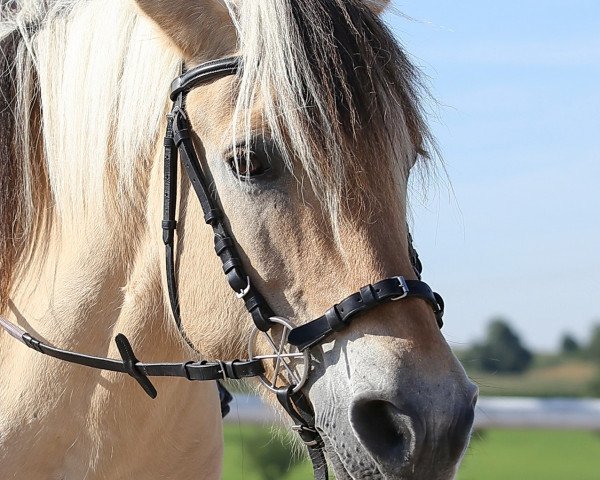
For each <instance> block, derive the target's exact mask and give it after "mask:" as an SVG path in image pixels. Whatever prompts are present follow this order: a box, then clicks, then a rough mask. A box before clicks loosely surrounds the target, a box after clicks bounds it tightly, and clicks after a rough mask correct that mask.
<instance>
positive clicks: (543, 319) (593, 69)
mask: <svg viewBox="0 0 600 480" xmlns="http://www.w3.org/2000/svg"><path fill="white" fill-rule="evenodd" d="M393 10H396V12H395V13H394V12H393V11H392V12H391V13H387V14H386V15H385V21H386V22H387V24H388V25H389V26H390V27H391V29H392V31H393V32H394V34H395V35H396V36H397V37H398V38H399V39H400V41H401V43H402V44H403V45H404V47H405V49H406V51H407V52H408V53H409V54H410V56H411V57H412V60H413V62H415V63H416V64H417V65H419V66H420V67H421V69H422V70H423V72H424V74H425V75H426V80H427V84H428V87H429V90H430V92H431V94H432V96H433V98H434V99H435V101H433V100H428V101H426V108H427V110H428V112H429V114H430V117H429V123H430V126H431V128H432V130H433V132H434V135H435V136H436V138H437V142H438V144H439V147H440V151H441V153H442V156H443V161H444V164H445V169H446V171H447V174H448V176H447V178H448V180H446V177H445V176H444V175H445V174H444V173H443V170H442V169H440V172H441V173H440V179H439V180H437V181H430V182H429V185H428V189H427V193H426V196H425V195H424V194H423V193H422V192H423V189H422V187H421V184H420V183H419V182H415V184H414V186H413V187H412V188H411V190H412V194H411V207H412V221H411V222H412V225H413V227H412V229H413V234H414V237H415V246H416V247H417V249H418V251H419V253H420V255H421V259H422V260H423V263H424V265H425V272H424V280H425V281H426V282H428V283H429V284H430V285H431V286H432V287H433V288H434V289H435V290H437V291H439V292H440V293H441V294H442V295H443V296H444V299H445V300H446V306H447V309H446V312H447V313H446V317H445V321H446V325H445V327H444V333H445V336H446V338H447V340H448V341H449V343H450V345H451V346H453V347H456V348H461V347H463V346H464V345H466V344H469V343H471V342H473V341H476V340H480V339H482V338H483V337H484V335H485V329H486V326H487V324H488V322H489V320H490V319H491V318H493V317H496V316H502V317H504V318H506V319H507V320H509V321H510V323H511V325H513V327H514V328H515V330H516V331H517V333H518V334H519V335H520V336H521V338H522V339H523V341H524V342H525V344H526V345H527V346H529V347H530V348H533V349H536V350H542V351H550V350H554V349H556V348H558V345H559V344H560V338H561V337H562V335H563V334H564V333H567V332H569V333H572V334H573V335H575V337H576V338H578V339H579V340H580V341H583V342H585V341H586V340H587V337H589V333H590V329H591V326H592V325H593V324H594V323H596V322H598V323H600V2H598V1H597V0H595V1H591V0H588V1H583V0H581V1H578V0H569V1H566V0H565V1H551V0H549V1H545V2H540V1H539V0H520V1H519V2H515V1H510V0H509V1H504V2H482V1H481V0H479V1H473V0H463V1H461V2H439V1H432V0H419V1H416V0H414V1H408V0H402V1H398V0H393ZM398 12H401V13H402V14H404V15H405V16H408V17H410V19H407V18H404V17H403V16H402V15H399V14H398Z"/></svg>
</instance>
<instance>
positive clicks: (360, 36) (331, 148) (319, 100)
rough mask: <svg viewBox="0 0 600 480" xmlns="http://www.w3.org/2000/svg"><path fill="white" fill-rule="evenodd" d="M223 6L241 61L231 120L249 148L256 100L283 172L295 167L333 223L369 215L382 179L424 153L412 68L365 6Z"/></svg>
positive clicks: (304, 2) (293, 0)
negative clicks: (235, 33)
mask: <svg viewBox="0 0 600 480" xmlns="http://www.w3.org/2000/svg"><path fill="white" fill-rule="evenodd" d="M229 4H230V10H231V11H232V12H233V15H234V17H235V23H236V26H237V29H238V33H239V38H240V49H241V52H242V55H243V57H244V69H243V74H242V78H241V80H240V95H239V98H238V107H237V110H236V112H237V115H238V116H239V117H241V118H242V121H241V122H239V124H243V125H246V128H245V134H246V135H247V139H246V140H247V141H250V136H251V135H252V129H251V127H250V124H251V112H252V110H253V109H252V106H253V104H254V102H256V101H257V98H260V102H261V103H260V105H261V108H262V109H263V115H264V119H265V122H266V124H267V125H268V130H269V131H270V132H271V135H273V137H274V139H275V140H276V141H277V143H278V144H279V146H280V149H281V151H282V153H283V154H284V158H285V160H286V162H287V164H288V166H289V167H290V168H292V169H293V168H294V165H297V164H300V166H301V170H302V172H300V173H301V174H304V175H305V176H306V177H307V178H308V179H309V181H310V183H311V184H312V186H313V188H314V190H315V192H316V193H317V195H318V196H319V197H320V199H321V201H322V203H323V204H324V205H325V207H326V209H327V210H328V211H329V214H330V216H331V219H332V221H333V222H334V224H335V223H337V222H338V220H339V218H340V216H343V215H344V214H345V213H348V212H361V213H363V214H364V213H367V212H365V211H364V210H365V209H369V208H371V207H373V206H374V205H375V203H376V202H374V201H373V199H376V198H378V197H380V196H381V195H373V190H374V189H375V188H377V187H378V186H380V185H381V183H380V182H381V181H382V180H384V181H385V179H386V178H387V177H392V176H393V175H388V173H390V171H391V170H392V169H395V168H397V167H400V168H402V167H403V166H406V165H407V164H408V163H409V162H412V160H413V159H414V156H415V154H417V153H421V154H424V153H425V151H426V150H427V149H428V148H429V142H430V140H431V137H430V134H429V131H428V129H427V127H426V124H425V121H424V115H423V113H422V109H421V102H420V93H421V92H422V85H421V83H420V81H419V72H418V70H417V69H416V68H415V67H414V66H413V65H412V64H411V62H410V61H409V59H408V58H407V56H406V54H405V53H404V52H403V50H402V48H401V47H400V45H399V44H398V42H397V41H396V40H395V39H394V37H393V35H392V34H391V32H390V31H389V30H388V29H387V28H386V27H385V25H384V24H383V23H382V21H381V20H380V19H379V18H378V16H377V15H376V14H375V13H373V12H372V10H371V9H370V8H368V5H367V2H364V1H363V0H286V1H278V2H274V1H264V2H263V1H261V2H247V1H242V2H233V1H230V2H229ZM236 123H238V122H234V124H236ZM238 133H239V132H236V134H238ZM423 156H425V155H423ZM296 170H297V168H296ZM374 172H378V173H377V174H375V173H374ZM366 173H372V175H368V174H366ZM357 192H358V193H357ZM367 198H370V200H369V202H368V203H370V205H369V206H368V207H367V205H366V204H367V202H366V201H365V199H367ZM349 199H352V200H351V201H350V200H349ZM347 207H350V208H347ZM367 216H368V215H367Z"/></svg>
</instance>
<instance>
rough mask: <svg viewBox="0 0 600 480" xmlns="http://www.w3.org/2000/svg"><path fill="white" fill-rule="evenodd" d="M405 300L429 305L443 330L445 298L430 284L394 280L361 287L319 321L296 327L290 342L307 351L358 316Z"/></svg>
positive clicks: (290, 336) (387, 279)
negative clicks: (382, 305) (418, 299)
mask: <svg viewBox="0 0 600 480" xmlns="http://www.w3.org/2000/svg"><path fill="white" fill-rule="evenodd" d="M403 298H420V299H422V300H424V301H426V302H427V303H429V305H431V308H432V309H433V312H434V314H435V317H436V320H437V322H438V326H439V327H440V328H442V325H443V321H442V317H443V315H444V310H443V308H444V305H443V302H442V301H441V297H440V296H439V295H437V294H435V293H433V292H432V291H431V288H430V287H429V285H427V284H426V283H424V282H421V281H420V280H404V278H402V277H391V278H386V279H385V280H381V281H380V282H377V283H374V284H373V285H367V286H365V287H363V288H361V289H360V291H358V292H357V293H353V294H352V295H350V296H349V297H347V298H346V299H344V300H342V301H341V302H340V303H338V304H337V305H334V306H333V307H331V308H330V309H329V310H328V311H327V312H326V313H325V314H324V315H322V316H321V317H319V318H317V319H316V320H313V321H312V322H309V323H306V324H304V325H301V326H299V327H296V328H294V329H293V330H292V331H291V332H290V334H289V337H288V342H289V343H291V344H292V345H294V346H296V347H298V349H299V350H301V351H302V350H306V349H307V348H310V347H312V346H314V345H316V344H318V343H320V342H323V341H325V340H326V339H327V337H329V336H330V335H331V334H332V333H334V332H338V331H340V330H343V329H345V328H346V327H348V326H349V325H350V323H351V322H352V320H353V319H354V317H356V316H357V315H358V314H360V313H363V312H365V311H367V310H370V309H372V308H374V307H376V306H377V305H381V304H382V303H386V302H389V301H392V300H400V299H403Z"/></svg>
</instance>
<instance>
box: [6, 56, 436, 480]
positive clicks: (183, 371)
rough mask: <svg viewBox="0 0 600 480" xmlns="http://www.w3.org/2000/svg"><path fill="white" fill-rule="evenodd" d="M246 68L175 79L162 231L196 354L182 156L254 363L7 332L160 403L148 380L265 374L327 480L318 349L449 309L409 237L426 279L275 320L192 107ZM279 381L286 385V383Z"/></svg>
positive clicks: (173, 297)
mask: <svg viewBox="0 0 600 480" xmlns="http://www.w3.org/2000/svg"><path fill="white" fill-rule="evenodd" d="M239 69H240V59H239V58H238V57H232V58H224V59H220V60H215V61H211V62H207V63H204V64H202V65H200V66H198V67H196V68H193V69H191V70H189V71H187V72H186V73H184V74H183V75H181V76H180V77H178V78H177V79H175V81H174V82H173V84H172V87H171V100H172V101H173V108H172V110H171V113H170V114H169V115H168V121H167V132H166V136H165V156H164V187H165V192H164V217H163V222H162V228H163V241H164V244H165V248H166V272H167V285H168V290H169V301H170V304H171V310H172V312H173V317H174V319H175V322H176V324H177V327H178V329H179V331H180V332H181V334H182V336H183V337H184V339H185V340H186V341H187V342H188V343H189V344H190V346H192V348H193V345H192V344H191V342H190V341H189V340H188V338H187V336H186V335H185V332H184V331H183V326H182V323H181V316H180V310H179V300H178V293H177V279H176V272H175V231H176V229H177V221H176V204H177V169H178V168H177V167H178V157H179V158H180V159H181V163H182V164H183V166H184V170H185V172H186V174H187V176H188V178H189V179H190V182H191V184H192V187H193V188H194V191H195V193H196V196H197V197H198V200H199V202H200V205H201V206H202V210H203V212H204V219H205V221H206V223H207V224H208V225H210V227H211V228H212V229H213V233H214V245H215V252H216V254H217V255H218V257H219V258H220V260H221V262H222V265H223V272H224V274H225V276H226V278H227V282H228V283H229V285H230V287H231V288H232V289H233V291H234V292H235V293H236V295H237V296H238V298H240V299H243V301H244V304H245V306H246V309H247V310H248V312H249V313H250V315H251V316H252V320H253V322H254V325H255V327H256V330H255V332H254V334H253V335H252V340H251V342H250V343H251V346H250V348H249V350H250V359H249V360H244V361H241V360H233V361H215V362H206V361H202V362H196V361H190V362H182V363H142V362H140V361H139V360H138V359H137V358H136V356H135V354H134V351H133V348H132V346H131V344H130V343H129V341H128V339H127V338H126V337H125V336H124V335H122V334H119V335H117V337H116V339H115V341H116V344H117V347H118V349H119V353H120V354H121V357H122V359H121V360H115V359H109V358H103V357H94V356H89V355H85V354H81V353H76V352H70V351H66V350H61V349H58V348H55V347H53V346H50V345H48V344H45V343H43V342H42V341H40V340H38V339H36V338H35V337H33V336H32V335H30V334H29V333H27V332H25V331H24V330H22V329H21V328H19V327H17V326H16V325H14V324H12V323H11V322H9V321H7V320H5V319H2V318H0V326H2V327H3V328H4V329H5V330H6V331H8V333H9V334H11V335H12V336H13V337H14V338H16V339H17V340H19V341H21V342H23V343H24V344H25V345H27V346H28V347H30V348H32V349H34V350H36V351H38V352H40V353H43V354H45V355H49V356H52V357H55V358H58V359H60V360H64V361H66V362H71V363H76V364H79V365H85V366H88V367H92V368H97V369H102V370H110V371H114V372H123V373H127V374H129V375H130V376H131V377H133V378H134V379H135V380H136V381H137V382H138V383H139V384H140V385H141V387H142V388H143V389H144V391H145V392H146V393H147V394H148V395H150V397H152V398H155V397H156V395H157V392H156V389H155V388H154V386H153V385H152V383H151V381H150V380H149V378H148V377H153V376H157V377H165V376H171V377H184V378H187V379H188V380H200V381H203V380H220V379H240V378H246V377H257V376H258V377H260V378H261V379H262V380H263V383H265V384H266V385H267V386H268V387H269V388H270V389H271V390H273V391H274V392H275V393H276V395H277V398H278V400H279V402H280V403H281V405H282V406H283V407H284V409H285V410H286V411H287V412H288V414H289V415H290V416H291V417H292V419H293V420H294V422H295V426H294V427H293V428H294V430H297V431H298V433H299V435H300V437H301V438H302V440H303V442H304V443H305V444H306V445H307V446H308V450H309V454H310V456H311V460H312V461H313V467H314V471H315V478H317V479H326V478H327V477H328V473H327V465H326V461H325V454H324V444H323V440H322V438H321V436H320V434H319V432H318V431H317V428H316V426H315V419H314V412H313V409H312V406H311V404H310V402H309V401H308V399H307V397H306V396H305V395H304V394H303V393H302V387H303V385H304V382H305V381H306V379H307V377H308V373H309V370H310V365H309V362H310V349H311V348H312V347H315V346H317V345H319V344H321V343H322V342H325V341H326V340H328V339H329V338H330V337H331V336H332V335H333V334H334V333H335V332H339V331H341V330H344V329H345V328H347V327H348V326H349V325H350V324H351V322H352V320H353V319H354V318H355V317H356V316H358V315H359V314H361V313H364V312H366V311H368V310H371V309H373V308H375V307H377V306H378V305H382V304H384V303H388V302H391V301H397V300H402V299H405V298H419V299H421V300H424V301H425V302H427V303H428V304H429V305H430V306H431V308H432V309H433V312H434V314H435V317H436V320H437V323H438V325H439V327H440V328H441V327H442V325H443V323H442V316H443V314H444V303H443V300H442V298H441V296H440V295H438V294H437V293H434V292H432V290H431V288H429V286H428V285H427V284H426V283H424V282H422V281H421V280H420V279H421V272H422V266H421V262H420V260H419V256H418V254H417V252H416V250H415V249H414V247H413V243H412V238H411V236H410V233H409V236H408V246H409V256H410V259H411V263H412V266H413V269H414V270H415V274H416V276H417V278H419V280H406V279H404V277H401V276H396V277H390V278H386V279H384V280H381V281H378V282H377V283H374V284H372V285H367V286H365V287H363V288H361V289H360V290H359V291H358V292H356V293H354V294H352V295H350V296H349V297H347V298H345V299H344V300H342V301H341V302H340V303H338V304H336V305H334V306H333V307H331V308H330V309H329V310H328V311H327V312H326V313H325V314H324V315H322V316H321V317H319V318H317V319H315V320H312V321H310V322H308V323H305V324H303V325H301V326H298V327H294V325H293V324H291V322H289V320H286V319H283V318H281V317H276V316H275V315H274V313H273V311H272V309H271V308H270V307H269V305H268V303H267V301H266V300H265V298H264V297H263V296H262V295H261V294H260V292H259V291H258V290H257V289H256V287H255V286H254V285H252V282H251V279H250V277H249V275H247V274H246V271H245V269H244V265H243V263H242V261H241V259H240V255H239V253H238V247H237V245H236V243H235V240H234V238H233V236H232V235H231V233H230V232H228V230H227V227H226V224H225V222H224V218H225V216H224V212H223V211H222V209H221V208H220V204H219V202H218V199H217V194H216V192H214V191H213V190H214V189H209V188H208V181H207V178H206V175H205V173H204V172H203V170H202V166H201V163H200V161H199V158H198V155H197V152H196V149H195V147H194V143H193V139H192V128H191V125H190V122H189V120H188V117H187V114H186V109H185V101H186V96H187V94H188V93H189V92H190V91H191V90H192V89H194V88H196V87H199V86H201V85H203V84H206V83H208V82H210V81H213V80H216V79H219V78H222V77H225V76H229V75H236V74H237V73H238V71H239ZM274 327H277V328H280V327H283V333H281V337H280V339H279V340H278V341H277V342H275V341H274V340H273V339H272V338H271V337H270V336H269V332H270V331H271V330H272V329H274ZM259 333H260V334H265V335H267V338H268V340H269V341H270V343H271V345H272V346H273V348H274V355H267V356H263V357H259V356H256V355H254V352H253V347H252V344H253V342H254V340H255V339H256V337H257V335H258V334H259ZM276 343H277V345H276ZM278 345H279V346H278ZM292 350H294V352H292ZM267 358H268V359H273V360H276V361H277V365H280V364H282V365H283V367H280V368H284V370H287V380H286V384H284V385H278V384H277V382H278V377H280V375H279V371H278V370H277V369H276V370H275V373H274V379H273V381H272V382H268V381H266V380H265V377H264V375H265V368H264V365H263V360H264V359H267ZM286 359H294V361H297V360H298V359H302V360H303V361H304V365H302V367H303V374H302V375H300V374H299V373H297V372H296V371H295V370H294V369H293V368H292V367H290V365H289V364H287V363H285V362H286ZM279 380H281V379H280V378H279ZM227 395H228V394H227V392H226V391H223V390H222V400H223V396H225V397H226V400H225V401H224V402H222V403H223V405H222V409H223V413H226V411H227V410H228V407H227V403H228V401H229V399H230V396H229V397H227Z"/></svg>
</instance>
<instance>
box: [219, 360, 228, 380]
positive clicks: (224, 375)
mask: <svg viewBox="0 0 600 480" xmlns="http://www.w3.org/2000/svg"><path fill="white" fill-rule="evenodd" d="M217 363H218V364H219V368H220V369H221V376H222V377H223V380H227V370H226V368H225V362H223V361H222V360H217Z"/></svg>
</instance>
